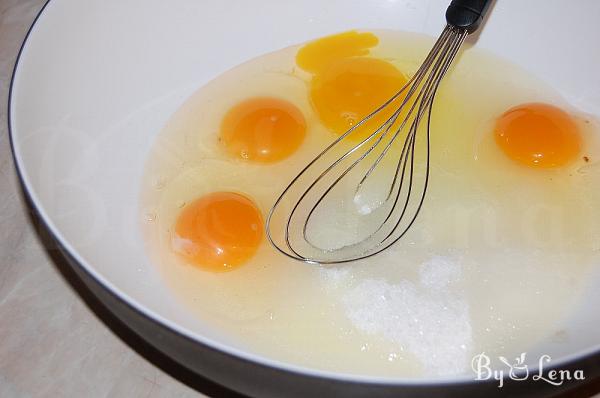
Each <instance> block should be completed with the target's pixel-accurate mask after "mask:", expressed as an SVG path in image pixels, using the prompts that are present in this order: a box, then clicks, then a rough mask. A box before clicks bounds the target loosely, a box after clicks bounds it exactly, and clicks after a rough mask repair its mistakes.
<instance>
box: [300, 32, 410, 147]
mask: <svg viewBox="0 0 600 398" xmlns="http://www.w3.org/2000/svg"><path fill="white" fill-rule="evenodd" d="M378 43H379V39H378V38H377V36H375V35H374V34H372V33H368V32H365V33H361V32H356V31H350V32H344V33H339V34H335V35H331V36H327V37H323V38H321V39H318V40H315V41H313V42H310V43H308V44H306V45H305V46H303V47H302V48H300V50H299V51H298V53H297V54H296V64H297V65H298V66H299V67H300V68H302V69H304V70H305V71H307V72H310V73H312V74H313V76H312V79H311V83H310V99H311V104H312V107H313V108H314V110H315V112H316V113H317V116H318V117H319V119H320V121H321V123H323V125H325V127H327V129H329V130H331V131H333V132H335V133H337V134H343V133H345V132H346V131H348V129H350V128H351V127H352V126H354V125H355V124H356V123H358V122H359V121H360V120H362V119H363V118H364V117H366V116H368V115H369V114H371V113H372V112H373V111H374V110H376V109H377V108H378V107H379V106H380V105H382V104H383V103H384V102H385V101H387V100H388V99H390V97H392V96H393V95H394V94H395V93H396V92H398V91H399V90H400V89H401V88H402V86H404V84H406V81H407V80H406V77H405V76H404V75H403V74H402V73H401V72H400V71H399V70H398V69H396V67H395V66H394V65H392V64H391V63H389V62H387V61H384V60H381V59H377V58H372V57H368V55H369V52H370V48H372V47H375V46H376V45H377V44H378ZM390 115H391V110H390V112H388V113H387V114H386V113H384V112H382V113H380V114H378V115H377V117H376V118H373V119H371V120H369V122H368V123H366V124H365V125H364V127H365V128H361V131H355V132H354V133H353V134H352V135H351V136H349V138H350V139H363V138H365V137H366V136H367V135H368V134H370V133H372V132H373V131H375V130H376V129H377V128H378V127H379V126H381V125H382V124H383V122H384V121H385V120H386V119H387V118H388V117H389V116H390Z"/></svg>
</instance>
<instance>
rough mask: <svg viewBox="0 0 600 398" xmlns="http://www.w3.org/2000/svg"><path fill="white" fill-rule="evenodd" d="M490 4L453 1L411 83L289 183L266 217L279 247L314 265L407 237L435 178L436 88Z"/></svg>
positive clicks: (269, 232) (358, 256) (359, 254)
mask: <svg viewBox="0 0 600 398" xmlns="http://www.w3.org/2000/svg"><path fill="white" fill-rule="evenodd" d="M467 3H468V4H467ZM473 3H477V4H475V6H479V8H477V7H475V9H473ZM487 7H488V1H483V0H481V1H478V0H472V1H457V0H455V1H453V2H452V4H451V5H450V7H449V8H448V11H447V13H446V19H447V20H448V25H446V27H445V28H444V30H443V31H442V33H441V35H440V37H439V38H438V40H437V41H436V42H435V44H434V46H433V48H432V49H431V51H430V52H429V54H428V55H427V57H426V58H425V60H424V62H423V63H422V65H421V66H420V68H419V69H418V70H417V71H416V72H415V74H414V75H413V76H412V78H411V79H410V80H409V81H408V82H407V83H406V84H405V85H404V87H402V88H401V89H400V91H398V92H397V93H396V94H395V95H394V96H392V98H390V99H389V100H388V101H386V102H385V103H384V104H382V105H381V106H380V107H379V108H377V109H376V110H375V111H373V112H372V113H371V114H369V115H368V116H366V117H365V118H364V119H362V120H361V121H359V122H358V123H356V124H355V125H354V126H352V128H350V129H349V130H348V131H347V132H346V133H344V134H342V135H341V136H340V137H339V138H337V139H336V140H335V141H333V142H332V143H331V144H330V145H328V146H327V147H326V148H325V149H324V150H323V151H322V152H321V153H319V154H318V155H317V156H316V157H315V158H314V159H313V160H312V161H310V162H309V163H308V164H307V165H306V167H304V168H303V169H302V170H301V171H300V173H299V174H298V175H297V176H296V177H295V178H294V179H293V180H292V181H291V182H290V183H289V185H288V186H287V187H286V188H285V189H284V190H283V192H282V193H281V195H280V196H279V197H278V198H277V200H276V201H275V203H274V205H273V207H272V208H271V210H270V212H269V214H268V217H267V222H266V230H267V237H268V239H269V241H270V242H271V243H272V244H273V246H274V247H275V248H277V250H279V251H280V252H281V253H283V254H285V255H286V256H288V257H291V258H293V259H296V260H301V261H305V262H308V263H317V264H337V263H345V262H349V261H354V260H360V259H364V258H367V257H371V256H373V255H375V254H377V253H380V252H382V251H383V250H385V249H387V248H388V247H390V246H391V245H393V244H394V243H396V242H397V241H398V240H400V239H401V238H402V237H403V236H405V234H406V233H407V231H408V230H409V229H410V227H411V226H412V225H413V224H414V222H415V220H416V218H417V215H418V214H419V211H420V210H421V207H422V205H423V201H424V199H425V195H426V192H427V185H428V183H429V150H430V142H429V139H430V134H429V130H430V124H431V110H432V105H433V102H434V98H435V94H436V91H437V89H438V86H439V85H440V82H441V81H442V79H443V78H444V75H445V74H446V72H447V71H448V69H449V68H450V66H451V64H452V61H453V60H454V59H455V57H456V55H457V53H458V52H459V50H460V48H461V46H462V44H463V42H464V40H465V38H466V37H467V35H468V34H469V33H470V32H472V31H473V30H474V29H475V28H476V27H477V25H479V23H480V22H481V18H482V16H483V13H484V12H485V10H486V9H487ZM465 18H466V19H465ZM424 119H426V123H425V124H423V123H422V122H423V121H425V120H424Z"/></svg>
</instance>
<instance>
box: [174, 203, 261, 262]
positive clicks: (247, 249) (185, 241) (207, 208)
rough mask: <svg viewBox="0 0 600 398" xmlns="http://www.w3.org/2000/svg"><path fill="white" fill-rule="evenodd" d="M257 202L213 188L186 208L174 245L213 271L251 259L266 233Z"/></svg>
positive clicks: (178, 219)
mask: <svg viewBox="0 0 600 398" xmlns="http://www.w3.org/2000/svg"><path fill="white" fill-rule="evenodd" d="M262 225H263V223H262V217H261V213H260V211H259V210H258V208H257V207H256V205H255V204H254V202H253V201H252V200H250V199H248V198H247V197H245V196H243V195H240V194H238V193H234V192H214V193H210V194H208V195H205V196H202V197H201V198H199V199H197V200H195V201H194V202H192V203H190V204H188V205H187V206H185V207H184V208H183V210H182V211H181V213H180V214H179V217H178V218H177V221H176V223H175V230H174V237H173V241H172V246H173V249H174V251H176V252H177V253H179V254H180V255H182V256H183V257H184V258H185V259H186V260H187V261H189V262H190V263H192V264H194V265H197V266H198V267H200V268H203V269H206V270H210V271H229V270H232V269H235V268H236V267H239V266H240V265H242V264H243V263H245V262H246V261H247V260H248V259H250V258H251V257H252V256H253V255H254V254H255V253H256V250H257V249H258V246H259V244H260V242H261V239H262V235H263V229H262V228H263V227H262Z"/></svg>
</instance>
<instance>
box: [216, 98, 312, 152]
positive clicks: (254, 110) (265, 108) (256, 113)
mask: <svg viewBox="0 0 600 398" xmlns="http://www.w3.org/2000/svg"><path fill="white" fill-rule="evenodd" d="M305 133H306V122H305V120H304V116H303V115H302V112H300V110H299V109H298V108H297V107H296V106H294V104H292V103H290V102H288V101H285V100H282V99H279V98H271V97H257V98H249V99H246V100H245V101H242V102H240V103H239V104H237V105H235V106H234V107H232V108H231V109H230V110H229V111H228V112H227V114H226V115H225V117H224V118H223V121H222V123H221V135H220V139H221V142H222V143H223V145H224V146H225V148H226V149H227V151H228V152H229V153H230V154H231V155H233V156H235V157H239V158H241V159H245V160H250V161H253V162H259V163H271V162H277V161H280V160H282V159H285V158H286V157H288V156H290V155H291V154H292V153H294V152H295V151H296V150H297V149H298V147H299V146H300V144H301V143H302V141H303V140H304V135H305Z"/></svg>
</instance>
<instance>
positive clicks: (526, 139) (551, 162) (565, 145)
mask: <svg viewBox="0 0 600 398" xmlns="http://www.w3.org/2000/svg"><path fill="white" fill-rule="evenodd" d="M494 131H495V138H496V143H497V144H498V146H499V147H500V149H501V150H502V151H503V152H504V153H505V154H506V156H508V157H509V158H510V159H512V160H514V161H516V162H518V163H520V164H522V165H525V166H529V167H539V168H550V167H559V166H564V165H565V164H567V163H570V162H571V161H573V160H574V159H575V158H576V157H577V156H578V155H579V153H580V151H581V145H582V143H581V135H580V133H579V130H578V127H577V124H576V123H575V121H574V120H573V118H572V117H571V116H570V115H569V114H568V113H567V112H565V111H563V110H562V109H560V108H558V107H556V106H553V105H549V104H543V103H528V104H521V105H517V106H515V107H513V108H511V109H509V110H507V111H506V112H504V113H503V114H502V115H501V116H500V117H499V118H498V119H497V121H496V125H495V129H494Z"/></svg>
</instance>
